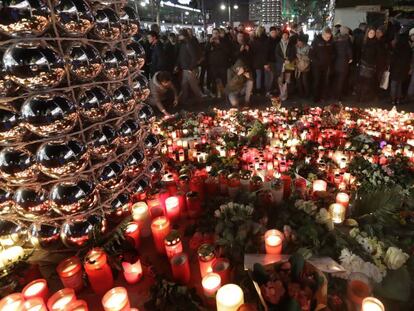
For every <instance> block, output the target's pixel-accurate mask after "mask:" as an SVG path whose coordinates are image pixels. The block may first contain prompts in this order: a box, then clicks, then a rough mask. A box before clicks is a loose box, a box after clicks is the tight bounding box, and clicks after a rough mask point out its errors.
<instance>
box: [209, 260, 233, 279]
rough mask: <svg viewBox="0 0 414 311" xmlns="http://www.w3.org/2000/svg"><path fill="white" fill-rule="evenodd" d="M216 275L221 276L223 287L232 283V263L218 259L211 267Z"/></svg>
mask: <svg viewBox="0 0 414 311" xmlns="http://www.w3.org/2000/svg"><path fill="white" fill-rule="evenodd" d="M211 269H212V270H213V272H214V273H217V274H218V275H220V278H221V285H224V284H227V283H229V282H230V262H229V261H228V259H226V258H216V259H215V260H214V262H213V264H212V265H211Z"/></svg>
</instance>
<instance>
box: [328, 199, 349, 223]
mask: <svg viewBox="0 0 414 311" xmlns="http://www.w3.org/2000/svg"><path fill="white" fill-rule="evenodd" d="M329 212H330V214H331V217H332V221H333V223H335V224H341V223H343V222H344V220H345V214H346V207H345V206H343V205H342V204H339V203H334V204H331V206H329Z"/></svg>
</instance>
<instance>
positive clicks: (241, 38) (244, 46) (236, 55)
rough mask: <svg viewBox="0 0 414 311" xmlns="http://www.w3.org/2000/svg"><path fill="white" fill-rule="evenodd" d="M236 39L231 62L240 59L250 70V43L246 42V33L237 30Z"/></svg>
mask: <svg viewBox="0 0 414 311" xmlns="http://www.w3.org/2000/svg"><path fill="white" fill-rule="evenodd" d="M236 39H237V42H236V44H235V46H234V52H233V64H234V63H236V61H237V60H241V61H243V64H244V65H245V66H247V67H248V68H249V69H250V70H251V69H252V51H251V47H250V45H249V44H248V43H247V40H246V34H245V33H243V32H238V33H237V36H236ZM229 80H230V79H229Z"/></svg>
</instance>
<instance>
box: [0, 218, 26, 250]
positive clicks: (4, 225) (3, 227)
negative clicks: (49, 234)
mask: <svg viewBox="0 0 414 311" xmlns="http://www.w3.org/2000/svg"><path fill="white" fill-rule="evenodd" d="M26 239H27V228H26V227H25V226H24V225H23V224H21V223H20V222H15V221H10V220H6V219H0V245H1V246H6V247H7V246H14V245H23V244H24V243H25V242H26Z"/></svg>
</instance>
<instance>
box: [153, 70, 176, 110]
mask: <svg viewBox="0 0 414 311" xmlns="http://www.w3.org/2000/svg"><path fill="white" fill-rule="evenodd" d="M150 90H151V97H150V104H151V105H152V106H156V107H157V108H158V109H159V110H160V111H161V112H162V113H163V114H164V115H165V116H166V117H169V116H171V111H172V110H173V109H174V108H175V107H176V106H177V104H178V96H177V90H176V89H175V87H174V84H173V81H172V75H171V73H169V72H168V71H158V72H156V73H155V74H154V76H153V77H152V79H151V81H150Z"/></svg>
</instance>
